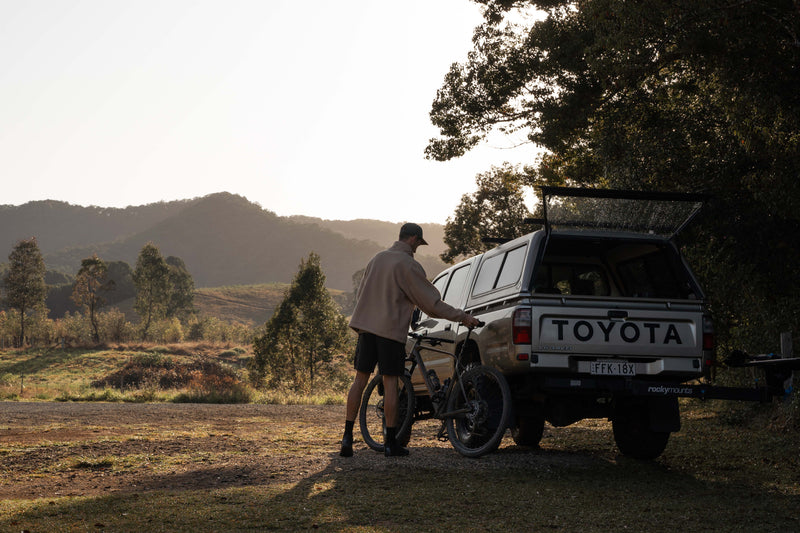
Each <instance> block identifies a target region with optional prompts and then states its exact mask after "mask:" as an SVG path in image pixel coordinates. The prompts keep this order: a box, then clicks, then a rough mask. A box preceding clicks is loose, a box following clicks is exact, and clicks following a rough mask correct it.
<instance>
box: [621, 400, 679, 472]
mask: <svg viewBox="0 0 800 533" xmlns="http://www.w3.org/2000/svg"><path fill="white" fill-rule="evenodd" d="M611 427H612V428H613V430H614V441H615V442H616V443H617V448H619V451H620V452H622V455H625V456H628V457H633V458H634V459H646V460H649V459H655V458H656V457H658V456H659V455H661V454H662V453H663V452H664V449H665V448H666V447H667V442H668V441H669V431H654V430H653V429H651V428H650V412H649V409H648V407H647V404H646V403H638V404H633V405H628V406H625V407H624V408H623V409H621V410H620V411H619V412H618V413H616V414H615V415H614V417H613V419H612V421H611Z"/></svg>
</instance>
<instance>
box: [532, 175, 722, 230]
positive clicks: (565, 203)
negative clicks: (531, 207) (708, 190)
mask: <svg viewBox="0 0 800 533" xmlns="http://www.w3.org/2000/svg"><path fill="white" fill-rule="evenodd" d="M541 190H542V202H543V204H544V217H545V224H546V227H547V230H548V231H551V232H552V231H556V232H557V231H559V230H570V231H611V232H620V233H636V234H645V235H659V236H662V237H667V238H672V237H674V236H675V235H677V234H678V232H680V231H681V230H682V229H683V228H684V227H685V226H686V225H687V224H688V223H689V222H690V221H691V220H692V218H694V216H695V215H696V214H697V213H698V212H699V211H700V209H701V208H702V206H703V204H704V203H705V201H706V200H707V196H706V195H702V194H683V193H648V192H638V191H618V190H604V189H573V188H569V187H542V188H541Z"/></svg>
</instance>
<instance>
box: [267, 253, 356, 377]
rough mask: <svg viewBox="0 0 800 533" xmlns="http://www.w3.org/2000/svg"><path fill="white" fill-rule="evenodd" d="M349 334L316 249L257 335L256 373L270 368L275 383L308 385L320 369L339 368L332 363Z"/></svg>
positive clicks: (333, 370)
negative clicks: (259, 334)
mask: <svg viewBox="0 0 800 533" xmlns="http://www.w3.org/2000/svg"><path fill="white" fill-rule="evenodd" d="M349 340H350V336H349V332H348V327H347V321H346V320H345V318H344V316H342V314H341V313H340V312H339V310H338V306H337V305H336V303H335V302H334V301H333V298H331V295H330V293H329V292H328V290H327V289H326V288H325V274H324V273H323V272H322V269H321V267H320V257H319V256H318V255H317V254H315V253H313V252H312V253H311V254H309V256H308V259H307V260H306V259H304V260H301V262H300V267H299V269H298V271H297V274H296V275H295V277H294V279H293V280H292V284H291V286H290V287H289V289H288V290H287V291H286V296H285V297H284V299H283V301H282V302H281V303H280V304H279V305H278V307H277V308H276V309H275V313H274V314H273V315H272V317H271V318H270V320H269V321H268V322H267V323H266V325H265V328H264V334H263V335H261V336H259V337H256V339H255V340H254V341H253V347H254V353H255V358H254V373H255V374H256V375H259V376H264V375H266V374H269V376H270V378H271V381H272V383H280V382H288V383H289V384H290V385H291V386H292V387H294V388H295V389H308V390H310V389H312V388H313V387H314V386H315V380H317V378H318V377H319V376H320V375H327V376H329V377H330V376H331V375H332V374H335V373H336V367H335V366H332V365H329V363H331V362H332V361H333V359H334V356H336V355H337V354H340V353H342V352H343V351H344V350H345V349H346V348H347V346H348V343H349Z"/></svg>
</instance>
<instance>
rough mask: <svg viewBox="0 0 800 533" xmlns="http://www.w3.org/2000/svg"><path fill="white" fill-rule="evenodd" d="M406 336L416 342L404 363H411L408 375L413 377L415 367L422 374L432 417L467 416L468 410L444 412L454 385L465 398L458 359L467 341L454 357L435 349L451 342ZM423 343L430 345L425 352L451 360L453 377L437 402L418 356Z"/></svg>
mask: <svg viewBox="0 0 800 533" xmlns="http://www.w3.org/2000/svg"><path fill="white" fill-rule="evenodd" d="M470 333H471V330H468V331H467V339H469V334H470ZM408 335H409V337H411V338H413V339H415V341H416V342H414V346H413V347H412V348H411V353H409V355H408V357H406V361H409V362H410V363H411V368H410V369H409V374H410V375H412V376H413V375H414V370H416V368H417V367H419V369H420V371H421V372H422V378H423V380H424V382H425V387H426V388H427V389H428V395H429V396H430V399H431V405H432V406H433V417H434V418H438V419H442V420H444V419H447V418H458V417H459V416H461V415H465V414H467V413H468V412H469V411H470V410H469V409H468V408H462V409H457V410H455V411H445V409H446V408H447V407H446V406H447V404H448V403H449V400H450V396H451V395H452V394H453V391H454V390H456V384H458V389H460V390H461V392H462V393H463V394H464V395H465V396H466V391H465V390H464V384H463V383H462V381H461V373H462V372H461V371H462V370H463V368H462V365H461V362H460V359H461V355H462V354H463V352H464V346H466V340H467V339H465V340H464V342H463V343H462V344H461V352H460V353H459V354H458V356H456V355H454V354H452V353H450V352H448V351H445V350H441V349H439V348H436V347H435V346H436V345H437V344H442V343H448V344H449V343H453V342H454V341H452V340H449V339H440V338H437V337H429V336H427V335H420V334H418V333H409V334H408ZM423 341H425V342H428V343H430V346H426V347H425V350H429V351H432V352H436V353H440V354H444V355H447V356H449V357H452V358H453V375H452V376H451V377H450V384H449V385H448V386H447V388H446V389H445V390H444V396H443V397H442V399H441V400H440V401H438V402H437V401H436V400H435V399H434V397H435V395H436V390H435V388H434V385H433V383H432V381H431V378H430V376H429V375H428V369H427V368H426V366H425V361H424V360H423V359H422V355H421V354H420V347H421V344H422V342H423ZM442 387H443V388H444V385H442Z"/></svg>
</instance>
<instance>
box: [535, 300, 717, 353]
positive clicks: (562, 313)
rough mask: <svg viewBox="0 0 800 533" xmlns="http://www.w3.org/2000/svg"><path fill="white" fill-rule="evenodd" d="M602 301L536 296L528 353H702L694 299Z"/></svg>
mask: <svg viewBox="0 0 800 533" xmlns="http://www.w3.org/2000/svg"><path fill="white" fill-rule="evenodd" d="M604 304H605V305H598V302H592V301H586V300H584V301H580V300H577V299H569V300H564V299H561V298H537V299H536V301H535V303H534V306H533V320H532V327H533V332H532V334H533V335H532V350H533V352H538V353H562V354H570V355H571V354H586V355H608V356H639V357H659V356H661V357H697V356H698V354H700V353H701V351H702V342H703V333H702V324H703V321H702V317H703V315H702V308H701V305H700V303H699V302H697V304H696V305H695V303H694V302H688V303H684V302H681V303H680V304H676V303H671V302H642V301H638V302H635V303H623V302H617V303H615V304H612V305H608V304H609V302H607V301H606V302H604Z"/></svg>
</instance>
